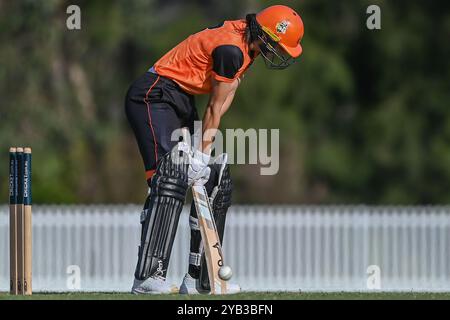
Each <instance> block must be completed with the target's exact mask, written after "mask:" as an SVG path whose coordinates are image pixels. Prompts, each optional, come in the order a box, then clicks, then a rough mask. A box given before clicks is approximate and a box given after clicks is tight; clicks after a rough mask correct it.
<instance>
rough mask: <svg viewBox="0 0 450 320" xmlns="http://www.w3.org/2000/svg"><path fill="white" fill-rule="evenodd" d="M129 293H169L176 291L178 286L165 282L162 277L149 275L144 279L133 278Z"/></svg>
mask: <svg viewBox="0 0 450 320" xmlns="http://www.w3.org/2000/svg"><path fill="white" fill-rule="evenodd" d="M131 293H134V294H170V293H178V288H177V287H176V286H172V285H169V284H167V282H166V279H164V278H163V277H158V276H156V277H149V278H147V279H145V280H139V279H136V278H134V283H133V287H132V288H131Z"/></svg>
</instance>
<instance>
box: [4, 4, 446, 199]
mask: <svg viewBox="0 0 450 320" xmlns="http://www.w3.org/2000/svg"><path fill="white" fill-rule="evenodd" d="M70 4H77V5H79V6H80V7H81V13H82V29H81V30H79V31H69V30H67V28H66V19H67V14H66V8H67V7H68V6H69V5H70ZM271 4H275V2H273V1H257V0H239V1H238V0H229V1H222V0H213V1H205V0H196V1H181V0H177V1H176V0H165V1H162V0H129V1H125V0H123V1H119V0H108V1H102V0H90V1H88V0H85V1H65V0H17V1H10V0H0V43H1V45H0V46H1V50H0V150H3V151H2V152H1V153H0V164H1V166H0V193H1V194H3V195H4V197H3V199H4V201H5V202H6V201H7V188H8V184H7V175H8V165H7V158H8V152H7V151H8V148H9V146H11V145H30V146H32V147H33V157H34V158H33V170H34V172H33V195H34V200H35V202H37V203H102V202H104V203H122V202H138V203H140V202H142V201H143V199H144V196H145V193H146V183H145V179H144V174H143V165H142V163H141V159H140V156H139V154H138V149H137V146H136V143H135V141H134V137H133V135H132V132H131V130H130V128H129V126H128V123H127V122H126V118H125V114H124V107H123V102H124V97H125V93H126V91H127V89H128V86H129V84H130V83H131V82H132V81H133V80H134V79H135V78H137V77H138V76H140V75H141V74H142V73H143V72H145V71H146V70H147V69H148V68H149V67H150V66H151V65H152V63H153V62H154V61H156V60H157V59H158V58H159V57H160V56H161V55H162V54H164V53H165V52H166V51H167V50H169V49H171V48H172V47H173V46H175V45H176V44H177V43H178V42H180V41H181V40H183V39H184V38H185V37H187V36H188V35H189V34H191V33H194V32H196V31H199V30H201V29H203V28H205V27H207V26H209V25H213V24H216V23H217V22H220V21H222V20H227V19H228V20H231V19H238V18H242V17H244V16H245V14H246V13H248V12H256V11H258V10H260V9H262V8H264V7H266V6H268V5H271ZM284 4H286V5H290V6H292V7H293V8H295V9H296V10H298V12H300V14H301V15H302V17H303V20H304V23H305V37H304V40H303V48H304V53H303V55H302V56H301V59H300V60H299V62H298V63H297V64H296V65H294V66H292V67H291V68H289V69H287V70H285V71H271V70H266V69H265V67H264V63H263V62H262V61H257V62H256V63H255V64H254V66H253V67H252V68H251V70H250V71H249V72H248V74H247V76H246V78H245V79H244V81H243V83H242V85H241V88H240V89H239V91H238V93H237V97H236V99H235V102H234V104H233V106H232V108H231V110H230V111H229V113H227V115H226V116H225V118H224V120H223V123H222V125H221V127H222V128H244V129H247V128H280V139H281V145H280V148H281V149H280V151H281V154H280V158H281V161H280V171H279V173H278V175H275V176H260V175H259V166H257V165H246V166H243V165H234V166H233V168H232V170H233V174H234V177H235V185H236V188H235V192H234V199H235V202H239V203H367V204H428V203H449V202H450V192H449V190H450V108H449V107H450V105H449V102H450V2H448V1H422V0H410V1H406V0H397V1H387V0H385V1H382V0H379V1H377V0H373V1H366V0H358V1H355V0H342V1H329V0H302V1H285V2H284ZM371 4H377V5H379V6H380V7H381V14H382V29H381V30H377V31H371V30H368V29H367V28H366V19H367V17H368V15H367V14H366V9H367V7H368V6H369V5H371ZM258 60H260V59H258ZM205 103H206V98H205V97H202V98H200V99H197V106H198V109H199V111H200V112H203V110H204V104H205Z"/></svg>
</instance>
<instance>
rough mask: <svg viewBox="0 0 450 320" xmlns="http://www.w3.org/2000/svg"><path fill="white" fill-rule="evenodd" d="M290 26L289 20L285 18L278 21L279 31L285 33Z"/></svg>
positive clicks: (277, 28) (277, 27)
mask: <svg viewBox="0 0 450 320" xmlns="http://www.w3.org/2000/svg"><path fill="white" fill-rule="evenodd" d="M288 27H289V21H286V20H283V21H280V22H278V23H277V25H276V30H277V33H282V34H285V33H286V31H287V28H288Z"/></svg>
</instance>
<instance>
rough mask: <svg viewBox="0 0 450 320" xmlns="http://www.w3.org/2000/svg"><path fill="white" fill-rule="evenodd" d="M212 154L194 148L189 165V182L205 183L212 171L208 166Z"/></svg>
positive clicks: (192, 183) (191, 183) (190, 183)
mask: <svg viewBox="0 0 450 320" xmlns="http://www.w3.org/2000/svg"><path fill="white" fill-rule="evenodd" d="M209 159H210V156H209V155H207V154H204V153H203V152H201V151H199V150H194V152H193V153H192V154H191V157H190V159H189V160H190V161H189V167H188V184H189V185H190V186H192V185H194V184H195V185H204V184H205V183H206V182H207V181H208V179H209V175H210V173H211V169H210V168H209V167H208V163H209Z"/></svg>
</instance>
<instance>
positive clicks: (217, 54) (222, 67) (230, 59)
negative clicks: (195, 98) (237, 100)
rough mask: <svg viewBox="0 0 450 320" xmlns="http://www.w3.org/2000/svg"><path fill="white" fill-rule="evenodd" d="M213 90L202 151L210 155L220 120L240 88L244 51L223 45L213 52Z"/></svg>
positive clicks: (208, 107)
mask: <svg viewBox="0 0 450 320" xmlns="http://www.w3.org/2000/svg"><path fill="white" fill-rule="evenodd" d="M212 59H213V68H212V73H213V76H212V79H211V81H212V83H211V86H212V89H211V94H210V97H209V101H208V105H207V107H206V111H205V115H204V117H203V130H202V131H203V143H202V150H203V152H204V153H207V154H209V152H210V147H211V144H212V141H213V137H214V135H215V134H216V131H217V129H218V128H219V124H220V119H221V117H222V116H223V115H224V114H225V112H226V111H227V110H228V109H229V108H230V106H231V103H232V102H233V99H234V94H235V92H236V89H237V87H238V86H239V83H240V79H239V78H238V77H237V74H238V71H239V69H240V68H241V67H242V65H243V61H244V56H243V53H242V50H241V49H240V48H239V47H237V46H234V45H222V46H219V47H217V48H215V49H214V50H213V52H212Z"/></svg>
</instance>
